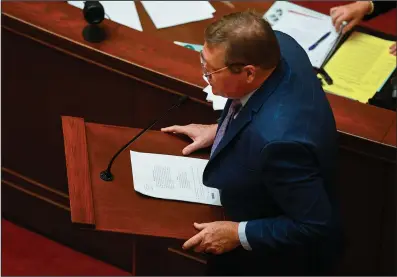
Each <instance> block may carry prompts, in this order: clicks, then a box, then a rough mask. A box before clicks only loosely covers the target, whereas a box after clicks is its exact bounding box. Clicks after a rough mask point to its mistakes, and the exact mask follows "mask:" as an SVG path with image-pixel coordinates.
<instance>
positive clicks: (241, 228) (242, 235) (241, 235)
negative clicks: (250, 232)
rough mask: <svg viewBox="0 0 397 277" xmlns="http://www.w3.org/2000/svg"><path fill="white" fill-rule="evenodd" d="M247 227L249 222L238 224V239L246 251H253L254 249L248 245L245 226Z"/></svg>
mask: <svg viewBox="0 0 397 277" xmlns="http://www.w3.org/2000/svg"><path fill="white" fill-rule="evenodd" d="M246 225H247V221H244V222H240V223H239V224H238V238H239V239H240V243H241V245H242V246H243V248H244V249H245V250H248V251H251V250H252V248H251V246H250V245H249V243H248V240H247V236H246V235H245V226H246Z"/></svg>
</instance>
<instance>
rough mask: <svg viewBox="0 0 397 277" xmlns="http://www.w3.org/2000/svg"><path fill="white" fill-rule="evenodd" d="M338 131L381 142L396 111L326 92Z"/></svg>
mask: <svg viewBox="0 0 397 277" xmlns="http://www.w3.org/2000/svg"><path fill="white" fill-rule="evenodd" d="M327 97H328V101H329V102H330V105H331V108H332V111H333V113H334V117H335V121H336V128H337V129H338V130H339V131H343V132H346V133H348V134H351V135H355V136H359V137H362V138H365V139H368V140H372V141H374V142H382V140H383V138H384V137H385V135H386V133H387V132H388V130H389V128H390V125H391V124H392V122H393V120H394V119H395V117H396V113H395V112H393V111H389V110H386V109H382V108H378V107H375V106H370V105H365V104H362V103H360V102H358V101H354V100H351V99H348V98H344V97H339V96H337V95H334V94H331V93H328V94H327Z"/></svg>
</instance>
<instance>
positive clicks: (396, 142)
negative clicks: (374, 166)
mask: <svg viewBox="0 0 397 277" xmlns="http://www.w3.org/2000/svg"><path fill="white" fill-rule="evenodd" d="M396 125H397V119H396V118H394V120H393V122H392V124H391V126H390V129H389V131H387V133H386V136H385V138H384V139H383V143H385V144H388V145H392V146H395V147H396V146H397V137H396V136H397V135H396V133H397V128H396Z"/></svg>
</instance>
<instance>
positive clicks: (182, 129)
mask: <svg viewBox="0 0 397 277" xmlns="http://www.w3.org/2000/svg"><path fill="white" fill-rule="evenodd" d="M217 127H218V124H212V125H202V124H189V125H185V126H179V125H173V126H170V127H166V128H162V129H161V131H162V132H166V133H175V134H184V135H187V136H188V137H190V138H191V139H192V140H193V143H191V144H189V145H188V146H186V147H185V148H184V149H183V150H182V154H183V155H189V154H191V153H193V152H194V151H197V150H199V149H201V148H206V147H209V146H211V145H212V144H213V142H214V139H215V135H216V129H217Z"/></svg>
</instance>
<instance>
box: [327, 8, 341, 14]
mask: <svg viewBox="0 0 397 277" xmlns="http://www.w3.org/2000/svg"><path fill="white" fill-rule="evenodd" d="M338 8H339V7H333V8H331V9H330V10H329V14H330V15H331V16H332V14H333V13H335V12H336V11H337V10H338Z"/></svg>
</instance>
